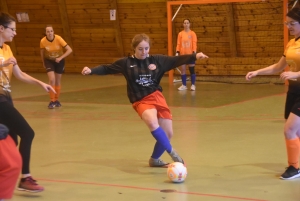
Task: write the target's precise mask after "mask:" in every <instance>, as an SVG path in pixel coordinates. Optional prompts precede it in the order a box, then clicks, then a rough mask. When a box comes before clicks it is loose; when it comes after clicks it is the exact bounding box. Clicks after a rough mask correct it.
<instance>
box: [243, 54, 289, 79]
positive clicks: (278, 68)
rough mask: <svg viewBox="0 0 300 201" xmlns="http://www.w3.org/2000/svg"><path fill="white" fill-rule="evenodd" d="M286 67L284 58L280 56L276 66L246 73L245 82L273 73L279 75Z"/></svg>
mask: <svg viewBox="0 0 300 201" xmlns="http://www.w3.org/2000/svg"><path fill="white" fill-rule="evenodd" d="M286 66H287V63H286V59H285V57H284V56H282V57H281V58H280V60H279V61H278V63H276V64H273V65H271V66H268V67H265V68H261V69H259V70H256V71H251V72H249V73H247V75H246V80H250V79H251V78H253V77H255V76H257V75H272V74H275V73H279V72H281V71H283V70H284V68H285V67H286Z"/></svg>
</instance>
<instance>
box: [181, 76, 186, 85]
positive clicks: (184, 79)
mask: <svg viewBox="0 0 300 201" xmlns="http://www.w3.org/2000/svg"><path fill="white" fill-rule="evenodd" d="M181 80H182V85H184V86H186V74H184V75H181Z"/></svg>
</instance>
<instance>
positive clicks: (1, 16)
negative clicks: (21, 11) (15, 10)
mask: <svg viewBox="0 0 300 201" xmlns="http://www.w3.org/2000/svg"><path fill="white" fill-rule="evenodd" d="M15 21H16V19H15V18H14V17H13V16H11V15H10V14H8V13H4V12H0V25H2V26H8V25H9V24H10V23H11V22H15Z"/></svg>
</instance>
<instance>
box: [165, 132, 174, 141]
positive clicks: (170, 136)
mask: <svg viewBox="0 0 300 201" xmlns="http://www.w3.org/2000/svg"><path fill="white" fill-rule="evenodd" d="M165 132H166V135H167V137H168V139H169V140H171V138H172V137H173V131H165Z"/></svg>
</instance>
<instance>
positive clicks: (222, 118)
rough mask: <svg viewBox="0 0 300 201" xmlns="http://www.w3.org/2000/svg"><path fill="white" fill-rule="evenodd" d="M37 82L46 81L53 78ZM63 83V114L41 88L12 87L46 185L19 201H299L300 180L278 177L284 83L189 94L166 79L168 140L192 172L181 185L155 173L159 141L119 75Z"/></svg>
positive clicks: (69, 77)
mask: <svg viewBox="0 0 300 201" xmlns="http://www.w3.org/2000/svg"><path fill="white" fill-rule="evenodd" d="M30 75H33V76H34V77H36V78H38V79H41V80H43V81H45V82H47V76H46V74H30ZM62 78H63V79H62V81H63V83H62V86H63V88H62V94H61V98H60V101H61V103H62V108H59V109H53V110H49V109H48V108H47V105H48V102H49V100H48V99H49V98H48V95H47V94H46V93H45V92H44V91H43V90H42V89H41V88H38V87H36V86H33V85H28V84H23V83H21V82H19V81H18V80H15V79H14V80H13V82H12V92H13V98H14V103H15V106H16V108H18V109H19V111H20V112H21V113H22V114H23V115H24V117H25V118H26V119H27V120H28V122H29V123H30V125H31V126H32V127H33V129H34V130H35V133H36V136H35V139H34V143H33V147H32V159H31V173H32V175H33V176H34V178H36V179H37V180H38V183H39V184H41V185H43V186H44V187H45V191H44V192H42V193H36V194H32V193H25V192H20V191H17V190H16V191H15V193H14V197H13V199H12V201H27V200H31V201H32V200H39V201H54V200H55V201H58V200H63V201H77V200H78V201H79V200H87V201H110V200H121V201H129V200H130V201H132V200H139V201H154V200H155V201H158V200H162V201H164V200H168V201H199V200H204V201H231V200H232V201H239V200H244V201H245V200H251V201H266V200H268V201H298V200H300V191H299V187H300V179H295V180H292V181H283V180H280V179H279V178H278V177H279V175H280V174H281V173H282V172H283V171H284V170H285V167H286V166H287V163H286V152H285V143H284V137H283V133H282V131H283V125H284V119H283V108H284V102H285V87H284V86H283V85H269V84H224V83H208V82H207V83H204V82H197V83H196V87H197V88H196V91H194V92H192V91H177V88H178V87H179V86H180V84H181V83H175V84H171V85H169V84H168V78H163V80H162V86H163V89H164V91H163V93H164V95H165V97H166V99H167V102H168V104H169V106H170V108H171V111H172V114H173V127H174V137H173V139H172V141H171V142H172V144H173V146H174V147H175V149H177V151H178V152H179V153H180V155H181V156H182V157H183V158H184V160H185V161H186V163H187V169H188V177H187V179H186V181H185V182H184V183H181V184H174V183H171V182H169V181H168V178H167V175H166V169H165V168H150V167H148V159H149V157H150V155H151V152H152V149H153V145H154V139H153V138H152V136H151V134H150V132H149V131H148V129H147V127H146V126H145V125H144V123H143V122H142V121H141V120H140V118H139V117H138V115H137V114H136V113H135V111H134V110H133V109H132V107H131V105H130V103H129V101H128V99H127V96H126V85H125V80H124V78H123V77H122V76H118V75H116V76H101V77H100V76H82V75H80V74H79V73H78V74H64V75H63V77H62ZM188 86H190V82H188ZM162 158H163V159H164V160H166V161H171V160H170V157H169V156H168V155H167V154H164V155H163V157H162Z"/></svg>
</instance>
